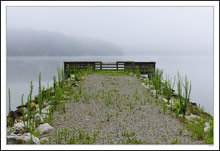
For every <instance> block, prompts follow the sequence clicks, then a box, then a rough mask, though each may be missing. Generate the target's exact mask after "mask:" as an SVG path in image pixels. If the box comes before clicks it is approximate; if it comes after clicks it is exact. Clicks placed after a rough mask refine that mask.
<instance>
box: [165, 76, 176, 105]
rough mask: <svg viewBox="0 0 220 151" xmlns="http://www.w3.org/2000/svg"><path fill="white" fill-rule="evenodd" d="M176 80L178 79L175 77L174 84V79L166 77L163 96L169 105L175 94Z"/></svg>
mask: <svg viewBox="0 0 220 151" xmlns="http://www.w3.org/2000/svg"><path fill="white" fill-rule="evenodd" d="M175 80H176V77H174V82H173V84H172V79H171V78H169V76H166V80H165V81H164V86H163V95H165V98H166V99H167V101H168V104H169V103H170V100H171V97H172V94H173V88H174V85H175Z"/></svg>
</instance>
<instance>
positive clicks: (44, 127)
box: [38, 123, 53, 135]
mask: <svg viewBox="0 0 220 151" xmlns="http://www.w3.org/2000/svg"><path fill="white" fill-rule="evenodd" d="M51 130H53V127H52V126H50V124H48V123H44V124H41V125H40V126H39V127H38V131H39V132H40V135H42V134H47V133H49V132H50V131H51Z"/></svg>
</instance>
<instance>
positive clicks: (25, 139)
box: [7, 133, 40, 144]
mask: <svg viewBox="0 0 220 151" xmlns="http://www.w3.org/2000/svg"><path fill="white" fill-rule="evenodd" d="M31 139H32V140H31ZM31 142H32V144H39V143H40V141H39V139H38V138H37V137H35V136H33V135H32V136H31V133H25V134H24V135H16V134H11V135H9V136H7V144H22V143H26V144H28V143H31Z"/></svg>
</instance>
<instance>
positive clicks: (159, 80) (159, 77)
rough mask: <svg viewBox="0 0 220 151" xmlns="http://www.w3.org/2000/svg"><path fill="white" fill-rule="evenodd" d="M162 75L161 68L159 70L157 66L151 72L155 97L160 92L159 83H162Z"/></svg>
mask: <svg viewBox="0 0 220 151" xmlns="http://www.w3.org/2000/svg"><path fill="white" fill-rule="evenodd" d="M162 75H163V70H159V69H158V68H157V69H156V70H155V72H154V73H153V78H152V80H153V84H154V87H155V90H156V97H157V98H158V95H159V94H160V92H161V85H162Z"/></svg>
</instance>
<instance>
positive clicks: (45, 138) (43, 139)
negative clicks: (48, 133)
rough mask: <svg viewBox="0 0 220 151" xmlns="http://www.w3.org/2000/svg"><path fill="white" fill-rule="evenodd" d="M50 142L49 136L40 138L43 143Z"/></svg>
mask: <svg viewBox="0 0 220 151" xmlns="http://www.w3.org/2000/svg"><path fill="white" fill-rule="evenodd" d="M48 142H49V139H48V138H47V137H42V138H40V143H41V144H44V143H46V144H47V143H48Z"/></svg>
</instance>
